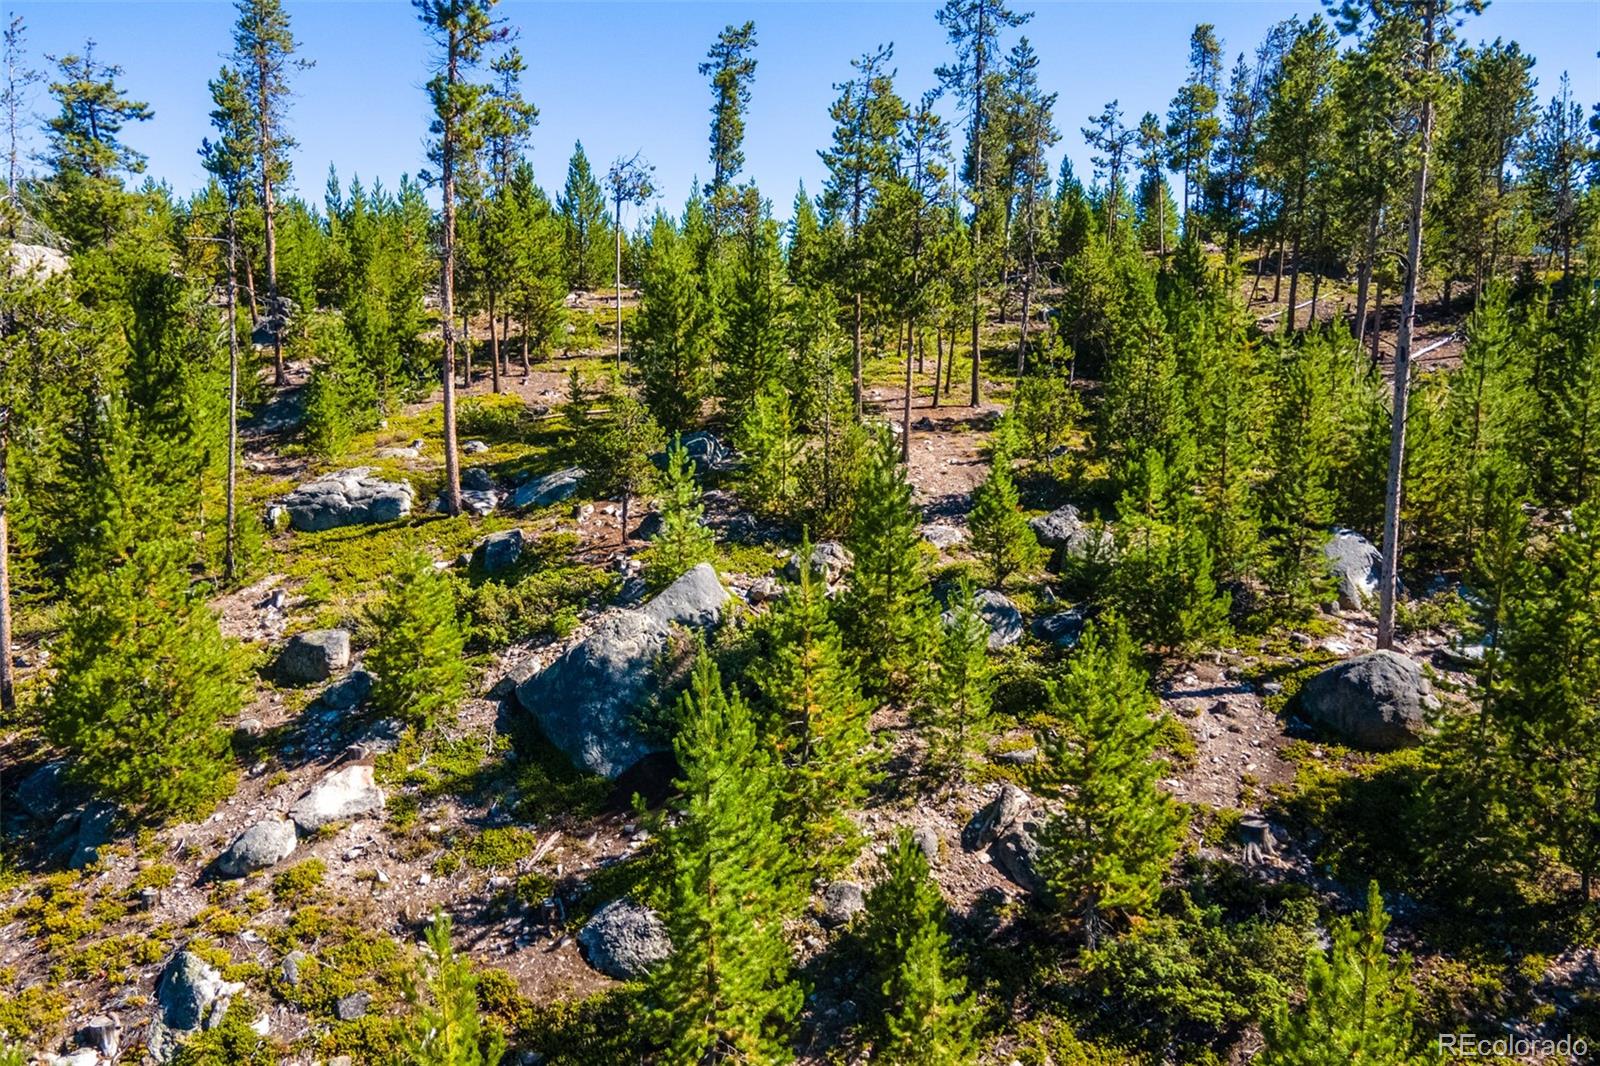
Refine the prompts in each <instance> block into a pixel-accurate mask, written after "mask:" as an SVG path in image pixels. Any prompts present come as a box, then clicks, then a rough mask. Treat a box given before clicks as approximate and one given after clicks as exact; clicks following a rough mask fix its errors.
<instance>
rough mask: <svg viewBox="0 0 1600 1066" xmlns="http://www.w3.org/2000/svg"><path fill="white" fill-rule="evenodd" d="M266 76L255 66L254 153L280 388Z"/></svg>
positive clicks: (274, 212) (276, 382) (274, 358)
mask: <svg viewBox="0 0 1600 1066" xmlns="http://www.w3.org/2000/svg"><path fill="white" fill-rule="evenodd" d="M268 74H269V72H268V70H267V69H266V68H264V67H261V66H259V65H258V66H257V68H256V119H257V121H256V138H257V140H256V150H257V152H258V153H259V154H260V156H261V160H260V162H261V168H260V169H261V222H262V228H263V230H264V231H265V236H266V256H267V301H268V313H269V314H270V315H271V319H270V321H271V322H272V382H273V384H274V385H277V386H278V387H280V388H281V387H282V386H283V385H284V384H285V383H286V382H287V381H288V376H287V375H286V374H285V373H284V367H283V330H282V329H281V328H280V327H281V325H282V320H281V319H280V317H279V307H278V226H277V218H278V203H277V200H276V198H275V197H274V195H273V189H272V172H273V160H272V158H271V156H272V137H273V129H272V98H271V92H272V82H271V78H270V77H269V76H268ZM251 302H252V303H253V302H254V296H252V298H251Z"/></svg>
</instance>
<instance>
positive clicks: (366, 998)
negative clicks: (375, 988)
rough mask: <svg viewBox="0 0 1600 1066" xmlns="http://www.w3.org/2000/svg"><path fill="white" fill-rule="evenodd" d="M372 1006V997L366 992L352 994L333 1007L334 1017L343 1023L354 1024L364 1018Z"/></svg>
mask: <svg viewBox="0 0 1600 1066" xmlns="http://www.w3.org/2000/svg"><path fill="white" fill-rule="evenodd" d="M371 1005H372V997H371V996H370V995H368V994H367V993H365V992H352V993H351V994H350V995H348V996H344V997H342V998H340V999H339V1000H338V1002H336V1003H335V1004H334V1005H333V1013H334V1017H336V1018H338V1019H339V1020H340V1021H341V1022H353V1021H355V1020H356V1019H357V1018H364V1017H366V1014H367V1008H368V1007H370V1006H371Z"/></svg>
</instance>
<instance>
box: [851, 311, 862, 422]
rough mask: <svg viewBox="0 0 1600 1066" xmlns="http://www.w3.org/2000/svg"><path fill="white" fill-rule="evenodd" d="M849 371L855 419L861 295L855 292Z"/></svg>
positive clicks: (858, 415) (858, 399)
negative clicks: (853, 328)
mask: <svg viewBox="0 0 1600 1066" xmlns="http://www.w3.org/2000/svg"><path fill="white" fill-rule="evenodd" d="M850 348H851V358H852V362H851V370H850V383H851V388H852V389H853V390H854V393H855V398H856V419H857V420H858V421H859V420H860V418H861V293H860V291H859V290H857V292H856V300H855V332H854V333H853V334H852V340H851V342H850Z"/></svg>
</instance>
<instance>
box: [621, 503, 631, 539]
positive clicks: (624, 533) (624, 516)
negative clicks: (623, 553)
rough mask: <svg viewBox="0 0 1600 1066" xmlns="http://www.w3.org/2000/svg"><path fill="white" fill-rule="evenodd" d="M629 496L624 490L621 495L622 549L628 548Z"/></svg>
mask: <svg viewBox="0 0 1600 1066" xmlns="http://www.w3.org/2000/svg"><path fill="white" fill-rule="evenodd" d="M629 495H630V494H629V493H628V492H627V491H626V490H624V491H623V493H622V546H623V547H624V548H626V547H627V546H628V496H629Z"/></svg>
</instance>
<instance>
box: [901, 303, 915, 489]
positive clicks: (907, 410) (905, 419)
mask: <svg viewBox="0 0 1600 1066" xmlns="http://www.w3.org/2000/svg"><path fill="white" fill-rule="evenodd" d="M914 329H915V326H914V325H913V324H912V321H911V319H910V318H907V319H906V395H905V407H904V408H903V409H902V410H901V412H900V461H901V462H902V463H907V464H909V463H910V462H911V346H912V336H911V334H912V331H913V330H914Z"/></svg>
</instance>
